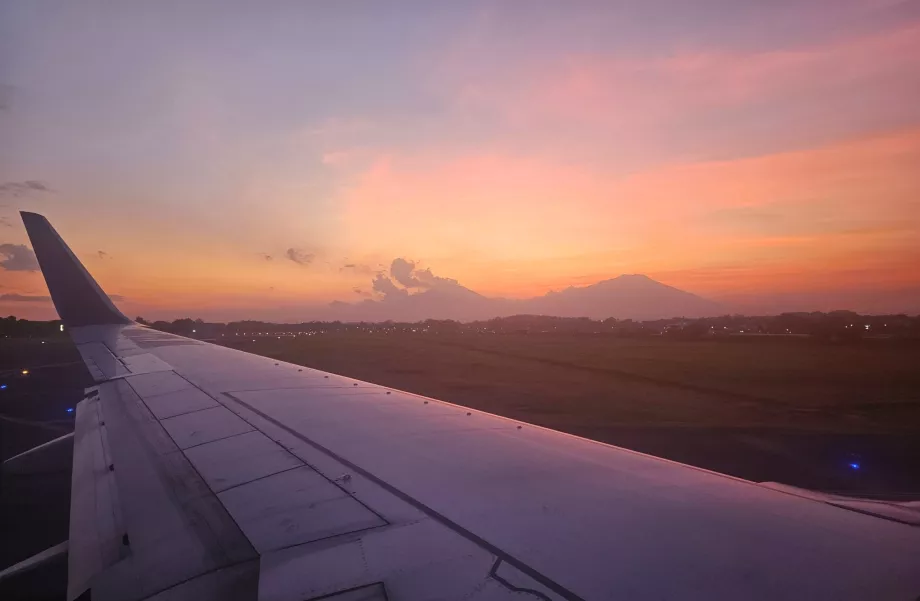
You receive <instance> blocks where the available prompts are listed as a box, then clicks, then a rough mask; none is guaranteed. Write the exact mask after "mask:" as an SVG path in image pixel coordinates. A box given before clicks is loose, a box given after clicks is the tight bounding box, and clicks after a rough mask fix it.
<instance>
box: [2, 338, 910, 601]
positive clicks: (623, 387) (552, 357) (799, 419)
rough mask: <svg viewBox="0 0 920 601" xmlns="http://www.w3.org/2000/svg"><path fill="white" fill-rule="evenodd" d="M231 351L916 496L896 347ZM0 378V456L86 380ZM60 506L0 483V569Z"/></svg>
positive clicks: (48, 485) (51, 498)
mask: <svg viewBox="0 0 920 601" xmlns="http://www.w3.org/2000/svg"><path fill="white" fill-rule="evenodd" d="M232 346H235V347H237V348H240V349H242V350H246V351H249V352H253V353H257V354H261V355H266V356H270V357H274V358H278V359H282V360H285V361H289V362H292V363H298V364H302V365H307V366H310V367H315V368H318V369H323V370H327V371H331V372H335V373H340V374H344V375H348V376H351V377H355V378H360V379H363V380H368V381H371V382H376V383H379V384H384V385H387V386H392V387H394V388H398V389H402V390H407V391H411V392H415V393H418V394H423V395H427V396H431V397H435V398H439V399H443V400H447V401H452V402H455V403H459V404H463V405H468V406H470V407H475V408H477V409H482V410H486V411H490V412H493V413H498V414H501V415H506V416H510V417H514V418H518V419H522V420H525V421H528V422H532V423H536V424H539V425H543V426H548V427H551V428H555V429H558V430H564V431H567V432H571V433H574V434H579V435H582V436H586V437H589V438H594V439H597V440H601V441H605V442H609V443H612V444H616V445H620V446H623V447H627V448H631V449H635V450H638V451H643V452H646V453H650V454H654V455H658V456H661V457H666V458H669V459H673V460H676V461H681V462H684V463H689V464H692V465H696V466H700V467H704V468H708V469H712V470H715V471H719V472H724V473H728V474H732V475H735V476H739V477H743V478H747V479H750V480H755V481H779V482H783V483H786V484H791V485H795V486H801V487H806V488H813V489H820V490H825V491H837V492H844V493H850V494H858V495H865V496H874V497H882V498H892V499H906V498H920V368H918V366H920V346H918V345H917V344H916V343H913V344H911V343H909V342H907V341H902V342H896V341H886V340H863V341H859V342H855V343H851V344H830V343H818V342H815V341H812V340H808V339H800V338H755V339H739V340H722V341H719V340H698V341H680V340H669V339H665V338H658V337H656V338H642V339H629V338H617V337H613V336H603V335H601V336H591V335H574V334H572V335H553V334H536V335H534V334H527V335H525V334H520V335H516V334H503V335H485V334H472V335H470V334H437V335H435V334H423V333H418V334H411V333H402V334H395V333H394V334H380V333H375V334H368V333H361V332H343V333H335V334H329V333H327V334H320V335H314V336H306V335H302V336H296V337H282V338H281V339H278V338H275V337H264V338H256V339H255V341H252V339H246V340H245V341H237V340H234V342H233V344H232ZM24 368H25V369H28V370H29V372H30V373H29V374H28V375H26V376H23V375H22V374H21V370H22V369H24ZM0 374H2V375H0V384H6V385H7V388H6V389H2V390H0V452H2V458H3V459H6V458H9V457H11V456H12V455H15V454H16V453H19V452H21V451H24V450H26V449H28V448H31V447H33V446H35V445H37V444H40V443H42V442H45V441H47V440H51V439H53V438H56V437H57V436H60V435H61V434H62V433H65V432H67V431H69V430H70V429H72V427H73V424H72V418H71V414H69V413H67V411H66V410H67V408H68V407H73V406H75V404H76V403H77V402H78V401H79V399H80V398H81V397H82V389H83V387H85V386H88V385H89V384H90V379H89V375H88V374H87V372H86V371H85V368H84V367H83V364H82V362H81V361H80V358H79V355H78V353H77V352H76V349H75V348H74V347H73V345H71V344H70V342H69V341H67V340H66V339H63V338H54V339H47V340H46V342H45V343H44V344H42V343H41V340H34V339H33V340H22V339H20V340H15V339H3V340H0ZM853 466H856V467H853ZM69 497H70V471H69V458H65V461H64V464H63V467H62V468H61V469H59V470H56V471H51V472H48V473H43V474H36V475H31V476H12V477H10V476H7V475H4V476H3V477H2V479H0V541H2V544H0V568H2V567H5V566H7V565H10V564H13V563H15V562H17V561H20V560H22V559H25V558H26V557H29V556H30V555H32V554H34V553H36V552H38V551H41V550H43V549H46V548H48V547H50V546H52V545H54V544H57V543H58V542H61V541H62V540H64V539H66V537H67V528H68V511H69ZM17 580H18V581H17ZM17 580H14V581H12V582H8V583H4V584H2V585H0V598H2V599H18V598H36V599H54V598H60V597H59V596H60V592H59V591H60V590H61V587H62V586H63V585H64V584H66V564H65V563H62V562H59V563H58V564H56V565H51V566H48V567H46V568H43V569H41V570H38V571H36V572H33V573H30V574H28V575H25V576H23V577H21V579H17ZM23 591H27V592H23ZM56 595H57V596H56Z"/></svg>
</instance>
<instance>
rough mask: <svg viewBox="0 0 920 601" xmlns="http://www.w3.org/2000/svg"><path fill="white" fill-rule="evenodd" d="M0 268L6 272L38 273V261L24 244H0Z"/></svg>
mask: <svg viewBox="0 0 920 601" xmlns="http://www.w3.org/2000/svg"><path fill="white" fill-rule="evenodd" d="M0 257H3V258H2V260H0V267H2V268H3V269H5V270H7V271H38V259H36V258H35V253H34V252H32V249H31V248H29V247H28V246H26V245H24V244H0Z"/></svg>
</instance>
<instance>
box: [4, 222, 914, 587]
mask: <svg viewBox="0 0 920 601" xmlns="http://www.w3.org/2000/svg"><path fill="white" fill-rule="evenodd" d="M22 217H23V221H24V222H25V225H26V228H27V230H28V233H29V237H30V238H31V241H32V245H33V247H34V250H35V253H36V255H37V257H38V261H39V263H40V265H41V269H42V272H43V274H44V277H45V279H46V281H47V283H48V288H49V290H50V291H51V296H52V299H53V300H54V304H55V307H56V308H57V311H58V313H59V314H60V316H61V318H62V319H63V322H64V324H65V325H66V326H67V328H68V329H69V331H70V334H71V336H72V338H73V340H74V342H75V343H76V345H77V348H78V349H79V350H80V354H81V355H82V357H83V360H84V361H85V362H86V365H87V367H88V368H89V370H90V372H91V373H92V375H93V377H94V379H95V382H96V385H95V386H93V387H92V388H89V389H87V391H86V395H85V398H84V400H83V401H82V402H80V403H79V405H78V406H77V411H76V429H75V434H74V456H73V476H72V478H73V489H72V493H71V494H72V498H71V519H70V539H69V559H68V561H69V590H68V595H67V596H68V600H72V599H84V598H86V599H88V598H90V597H91V598H92V599H93V601H102V600H108V599H112V600H118V601H129V600H135V599H138V600H139V599H156V600H158V601H163V600H185V599H221V600H224V599H240V600H255V599H259V600H263V601H268V600H272V601H304V600H308V599H328V600H333V601H355V600H372V599H374V600H383V599H390V600H395V599H398V600H404V599H405V600H433V599H444V600H448V599H452V600H461V599H462V600H471V601H477V600H487V599H502V600H520V601H526V600H527V599H533V600H537V599H542V600H547V599H549V600H569V601H576V600H581V599H628V600H646V599H649V600H651V599H655V600H659V599H732V600H739V599H770V600H773V599H808V600H812V599H828V600H845V599H853V600H856V599H859V600H863V599H892V600H905V601H906V600H909V599H916V598H917V596H918V595H920V528H917V526H918V525H920V512H918V511H917V509H916V508H915V507H911V506H910V505H907V504H905V505H894V504H885V503H874V504H873V503H872V502H868V501H856V500H847V499H839V498H831V497H823V496H821V495H817V494H812V493H808V492H806V491H797V490H794V489H782V490H780V488H782V487H770V486H764V485H760V484H756V483H753V482H748V481H745V480H741V479H738V478H733V477H729V476H724V475H720V474H717V473H713V472H710V471H706V470H702V469H697V468H694V467H690V466H686V465H681V464H678V463H675V462H672V461H667V460H664V459H659V458H656V457H651V456H648V455H644V454H641V453H636V452H632V451H629V450H625V449H621V448H617V447H614V446H611V445H607V444H602V443H598V442H593V441H590V440H586V439H583V438H579V437H577V436H571V435H568V434H563V433H560V432H556V431H553V430H549V429H546V428H541V427H538V426H534V425H531V424H527V423H523V422H519V421H515V420H512V419H506V418H503V417H499V416H496V415H492V414H489V413H485V412H482V411H476V410H473V409H468V408H465V407H461V406H458V405H454V404H451V403H446V402H441V401H438V400H434V399H429V398H425V397H421V396H419V395H415V394H410V393H407V392H402V391H399V390H394V389H390V388H387V387H384V386H378V385H375V384H371V383H368V382H363V381H359V380H355V379H352V378H347V377H343V376H339V375H335V374H331V373H324V372H321V371H317V370H314V369H309V368H306V367H302V366H298V365H293V364H290V363H284V362H282V361H275V360H272V359H268V358H264V357H258V356H255V355H251V354H248V353H245V352H241V351H238V350H234V349H230V348H225V347H221V346H215V345H212V344H207V343H204V342H201V341H198V340H190V339H187V338H183V337H180V336H173V335H170V334H166V333H163V332H159V331H156V330H153V329H150V328H147V327H144V326H141V325H138V324H136V323H133V322H132V321H131V320H129V319H128V318H126V317H125V316H124V315H122V314H121V312H120V311H118V309H117V308H116V307H115V306H114V305H113V304H112V302H111V301H110V300H109V298H108V297H107V296H106V295H105V294H104V293H103V292H102V290H101V289H100V288H99V286H98V285H97V284H96V282H95V281H94V280H93V279H92V277H91V276H90V275H89V273H88V272H87V271H86V270H85V269H84V267H83V266H82V265H81V264H80V262H79V260H78V259H77V258H76V257H75V256H74V254H73V253H72V252H71V251H70V249H69V248H68V247H67V246H66V244H65V243H64V242H63V240H62V239H61V238H60V237H59V236H58V234H57V233H56V232H55V230H54V229H53V228H52V227H51V225H50V224H49V223H48V221H47V220H46V219H45V218H44V217H42V216H40V215H37V214H33V213H23V214H22Z"/></svg>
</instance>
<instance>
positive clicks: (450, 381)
mask: <svg viewBox="0 0 920 601" xmlns="http://www.w3.org/2000/svg"><path fill="white" fill-rule="evenodd" d="M234 346H237V347H239V348H241V349H244V350H248V351H251V352H255V353H258V354H262V355H267V356H271V357H274V358H278V359H282V360H285V361H289V362H292V363H299V364H303V365H307V366H310V367H316V368H319V369H323V370H327V371H332V372H336V373H341V374H345V375H348V376H352V377H356V378H361V379H364V380H369V381H372V382H376V383H380V384H385V385H388V386H393V387H395V388H401V389H405V390H409V391H412V392H416V393H420V394H424V395H427V396H432V397H436V398H440V399H444V400H448V401H454V402H458V403H461V404H465V405H469V406H473V407H476V408H480V409H484V410H488V411H492V412H495V413H500V414H503V415H508V416H511V417H516V418H521V419H525V420H527V421H531V422H535V423H538V424H541V425H546V426H550V427H554V428H559V429H564V430H568V431H574V432H585V431H592V432H597V431H598V430H600V429H603V428H605V427H622V426H642V427H648V426H669V427H673V426H687V427H731V428H738V427H756V428H783V429H795V430H803V431H821V432H839V433H910V432H918V431H920V345H917V344H913V345H906V344H903V343H901V344H898V343H895V342H892V341H883V340H867V341H862V342H860V343H856V344H849V345H834V344H826V343H825V344H822V343H817V342H814V341H811V340H807V339H788V338H783V339H764V338H759V339H753V340H751V339H748V340H727V341H719V340H701V341H676V340H669V339H664V338H644V339H627V338H616V337H609V336H577V335H533V334H530V335H525V334H520V335H515V334H509V335H470V334H462V335H461V334H451V335H445V334H437V335H434V334H422V333H418V334H410V333H405V334H398V333H396V334H379V333H378V334H366V333H353V332H349V333H334V334H322V335H316V336H299V337H295V338H282V339H280V340H279V339H276V338H257V339H256V340H255V341H254V342H253V341H251V340H247V341H243V342H240V343H236V344H234Z"/></svg>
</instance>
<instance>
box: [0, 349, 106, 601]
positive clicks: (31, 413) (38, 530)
mask: <svg viewBox="0 0 920 601" xmlns="http://www.w3.org/2000/svg"><path fill="white" fill-rule="evenodd" d="M22 369H28V370H29V373H28V374H27V375H22V373H21V370H22ZM90 383H91V379H90V376H89V373H88V372H87V371H86V368H85V367H84V366H83V361H82V360H81V359H80V355H79V353H77V349H76V347H74V346H73V345H72V344H71V343H70V341H69V340H68V339H66V338H63V337H60V338H56V339H48V340H46V342H45V344H42V342H41V340H21V339H20V340H14V339H3V340H0V385H2V384H6V388H5V389H0V458H2V459H4V460H5V459H8V458H9V457H12V456H13V455H16V454H17V453H20V452H22V451H25V450H27V449H30V448H32V447H34V446H36V445H39V444H41V443H43V442H46V441H49V440H52V439H54V438H57V437H59V436H61V435H62V434H66V433H67V432H70V431H72V430H73V418H72V414H70V413H67V408H69V407H74V406H75V405H76V404H77V402H78V401H79V400H80V399H81V398H82V396H83V388H84V387H85V386H88V385H89V384H90ZM72 451H73V447H72V446H69V445H68V446H65V447H64V448H62V449H60V451H59V461H58V462H57V463H56V465H55V466H54V467H53V468H51V469H49V470H48V471H44V472H42V473H36V474H29V475H18V474H17V475H12V474H8V473H5V472H4V473H3V474H2V475H0V541H2V542H0V569H2V568H5V567H7V566H9V565H12V564H14V563H16V562H19V561H22V560H24V559H26V558H28V557H31V556H32V555H34V554H35V553H38V552H40V551H43V550H44V549H47V548H49V547H51V546H53V545H56V544H58V543H60V542H61V541H64V540H66V539H67V530H68V524H69V519H70V463H71V458H70V454H71V453H72ZM66 587H67V562H66V559H63V560H58V561H55V562H53V563H51V564H49V565H46V566H44V567H42V568H39V569H38V570H35V571H33V572H29V573H27V574H23V575H22V576H18V577H16V578H14V579H12V580H9V581H6V582H3V583H2V584H0V599H10V600H13V599H63V598H64V595H63V592H62V591H64V590H65V589H66Z"/></svg>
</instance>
